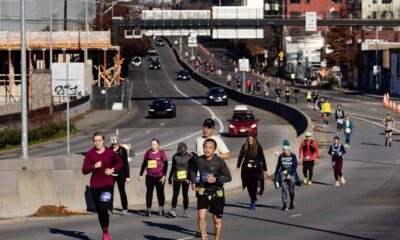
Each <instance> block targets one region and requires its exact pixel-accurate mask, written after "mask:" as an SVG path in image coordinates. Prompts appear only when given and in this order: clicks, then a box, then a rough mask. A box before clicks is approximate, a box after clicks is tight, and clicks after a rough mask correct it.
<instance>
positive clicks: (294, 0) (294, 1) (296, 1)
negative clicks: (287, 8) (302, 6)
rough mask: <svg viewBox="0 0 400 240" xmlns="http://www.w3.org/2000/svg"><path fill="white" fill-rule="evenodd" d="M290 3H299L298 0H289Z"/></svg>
mask: <svg viewBox="0 0 400 240" xmlns="http://www.w3.org/2000/svg"><path fill="white" fill-rule="evenodd" d="M290 3H300V0H290Z"/></svg>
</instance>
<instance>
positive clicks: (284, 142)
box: [282, 140, 291, 150]
mask: <svg viewBox="0 0 400 240" xmlns="http://www.w3.org/2000/svg"><path fill="white" fill-rule="evenodd" d="M282 149H283V150H287V149H289V150H290V149H291V147H290V143H289V141H288V140H283V143H282Z"/></svg>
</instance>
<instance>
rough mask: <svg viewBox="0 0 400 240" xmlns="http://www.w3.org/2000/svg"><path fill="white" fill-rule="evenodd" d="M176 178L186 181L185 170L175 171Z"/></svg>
mask: <svg viewBox="0 0 400 240" xmlns="http://www.w3.org/2000/svg"><path fill="white" fill-rule="evenodd" d="M176 177H177V178H178V180H186V179H187V174H186V170H181V171H177V172H176Z"/></svg>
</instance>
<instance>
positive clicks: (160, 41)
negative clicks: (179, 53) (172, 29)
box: [156, 39, 165, 47]
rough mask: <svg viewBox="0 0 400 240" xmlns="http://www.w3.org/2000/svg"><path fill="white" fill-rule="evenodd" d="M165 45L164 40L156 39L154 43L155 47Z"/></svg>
mask: <svg viewBox="0 0 400 240" xmlns="http://www.w3.org/2000/svg"><path fill="white" fill-rule="evenodd" d="M164 45H165V42H164V40H162V39H157V41H156V46H160V47H161V46H164Z"/></svg>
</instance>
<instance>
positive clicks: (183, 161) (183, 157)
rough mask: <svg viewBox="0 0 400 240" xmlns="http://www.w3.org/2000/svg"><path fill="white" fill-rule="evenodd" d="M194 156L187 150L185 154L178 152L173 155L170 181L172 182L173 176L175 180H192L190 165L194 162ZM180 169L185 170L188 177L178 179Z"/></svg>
mask: <svg viewBox="0 0 400 240" xmlns="http://www.w3.org/2000/svg"><path fill="white" fill-rule="evenodd" d="M192 161H193V156H192V155H191V154H189V153H187V152H185V153H184V154H178V153H176V154H175V155H174V156H173V157H172V164H171V169H170V172H169V177H168V181H169V182H171V181H172V178H173V179H174V180H175V181H186V180H190V179H189V174H190V166H191V165H192V164H193V163H192ZM178 171H185V172H186V176H187V178H186V179H178V174H177V173H178Z"/></svg>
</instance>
